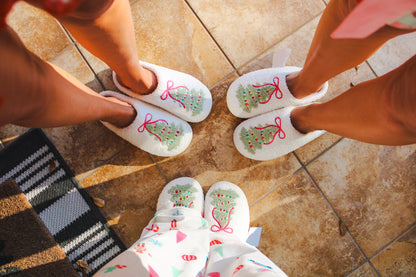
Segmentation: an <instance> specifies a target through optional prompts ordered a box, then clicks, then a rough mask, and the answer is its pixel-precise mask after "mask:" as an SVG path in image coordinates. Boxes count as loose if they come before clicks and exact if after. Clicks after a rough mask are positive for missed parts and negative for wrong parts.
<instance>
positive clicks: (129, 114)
mask: <svg viewBox="0 0 416 277" xmlns="http://www.w3.org/2000/svg"><path fill="white" fill-rule="evenodd" d="M107 99H108V100H109V101H111V102H113V103H116V104H118V105H120V108H119V111H120V112H119V113H118V114H116V115H112V116H111V117H109V118H103V119H102V120H103V121H106V122H108V123H111V124H112V125H114V126H116V127H118V128H124V127H127V126H129V125H130V124H131V123H132V122H133V121H134V119H135V118H136V116H137V111H136V110H135V109H134V108H133V106H131V105H130V104H129V103H126V102H123V101H121V100H119V99H117V98H115V97H107Z"/></svg>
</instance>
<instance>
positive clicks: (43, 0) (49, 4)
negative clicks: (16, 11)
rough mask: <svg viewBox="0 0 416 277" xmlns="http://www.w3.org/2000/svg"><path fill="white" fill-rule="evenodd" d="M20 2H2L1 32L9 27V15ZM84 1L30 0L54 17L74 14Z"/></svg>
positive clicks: (0, 0) (1, 0) (13, 0)
mask: <svg viewBox="0 0 416 277" xmlns="http://www.w3.org/2000/svg"><path fill="white" fill-rule="evenodd" d="M17 1H18V0H0V30H2V29H4V28H5V27H6V26H7V23H6V19H7V15H8V14H9V12H10V11H11V9H12V7H13V5H14V4H15V3H16V2H17ZM81 1H82V0H30V1H29V2H33V3H36V4H38V5H40V6H41V7H42V8H43V9H44V10H45V11H47V12H49V13H50V14H52V15H54V16H62V15H65V14H68V13H70V12H73V11H74V10H75V9H76V8H77V7H78V5H79V3H81Z"/></svg>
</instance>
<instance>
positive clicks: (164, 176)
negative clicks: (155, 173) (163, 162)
mask: <svg viewBox="0 0 416 277" xmlns="http://www.w3.org/2000/svg"><path fill="white" fill-rule="evenodd" d="M147 155H148V156H149V158H150V159H151V160H152V162H153V163H154V164H155V165H156V168H157V170H159V173H160V174H161V175H162V177H163V178H164V179H165V181H166V183H168V182H169V179H168V178H167V177H166V175H165V174H164V173H163V171H162V169H161V168H160V166H159V164H158V163H157V162H156V161H155V159H154V158H153V156H152V155H151V154H149V153H147Z"/></svg>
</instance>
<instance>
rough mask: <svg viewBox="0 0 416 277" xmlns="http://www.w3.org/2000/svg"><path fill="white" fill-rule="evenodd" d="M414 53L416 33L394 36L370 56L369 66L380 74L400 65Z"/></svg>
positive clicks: (415, 50)
mask: <svg viewBox="0 0 416 277" xmlns="http://www.w3.org/2000/svg"><path fill="white" fill-rule="evenodd" d="M415 53H416V33H415V32H413V33H409V34H406V35H402V36H398V37H395V38H394V39H392V40H390V41H388V42H387V43H386V44H384V45H383V46H382V47H381V48H380V49H379V50H378V51H377V52H376V53H375V54H374V55H373V56H372V57H371V58H369V59H368V62H369V63H370V65H371V67H372V68H373V69H374V71H375V72H376V74H377V75H378V76H381V75H383V74H385V73H387V72H389V71H391V70H393V69H394V68H396V67H398V66H400V65H401V64H403V63H404V62H405V61H407V60H408V59H410V58H411V57H412V56H414V55H415Z"/></svg>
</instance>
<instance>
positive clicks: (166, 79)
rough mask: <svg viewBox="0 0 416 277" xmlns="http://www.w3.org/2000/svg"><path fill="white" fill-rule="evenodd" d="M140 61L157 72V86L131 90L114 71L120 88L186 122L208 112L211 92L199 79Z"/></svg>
mask: <svg viewBox="0 0 416 277" xmlns="http://www.w3.org/2000/svg"><path fill="white" fill-rule="evenodd" d="M140 64H141V65H142V66H143V67H144V68H146V69H148V70H150V71H152V72H153V73H154V74H155V75H156V78H157V83H158V84H157V87H156V89H155V90H154V91H153V92H152V93H151V94H147V95H139V94H137V93H134V92H133V91H131V90H130V89H129V88H127V87H125V86H123V85H121V84H120V83H119V82H118V80H117V77H116V73H115V72H114V71H113V81H114V84H115V85H116V87H117V88H118V89H119V90H120V91H122V92H124V93H126V94H127V95H130V96H131V97H134V98H137V99H140V100H142V101H144V102H147V103H150V104H152V105H155V106H158V107H160V108H162V109H164V110H166V111H169V112H170V113H172V114H174V115H176V116H178V117H180V118H182V119H183V120H185V121H188V122H200V121H202V120H204V119H205V118H206V117H207V116H208V114H209V113H210V111H211V107H212V96H211V92H210V91H209V89H208V88H207V87H206V86H205V85H204V84H202V83H201V82H200V81H199V80H198V79H196V78H195V77H193V76H191V75H189V74H186V73H183V72H179V71H175V70H172V69H168V68H165V67H161V66H158V65H154V64H150V63H146V62H142V61H141V62H140Z"/></svg>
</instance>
